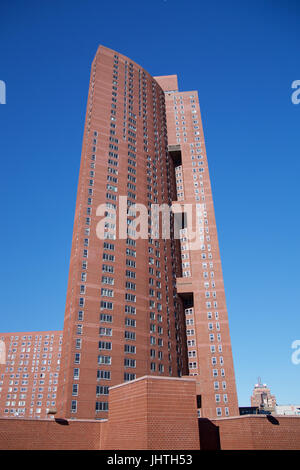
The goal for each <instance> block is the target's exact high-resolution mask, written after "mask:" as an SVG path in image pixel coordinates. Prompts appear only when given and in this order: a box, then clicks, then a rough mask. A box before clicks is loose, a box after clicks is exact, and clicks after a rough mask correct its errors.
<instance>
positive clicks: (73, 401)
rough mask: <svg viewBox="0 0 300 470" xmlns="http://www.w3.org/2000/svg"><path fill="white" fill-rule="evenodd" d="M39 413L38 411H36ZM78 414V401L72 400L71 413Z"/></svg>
mask: <svg viewBox="0 0 300 470" xmlns="http://www.w3.org/2000/svg"><path fill="white" fill-rule="evenodd" d="M36 412H38V411H36ZM76 412H77V401H76V400H72V401H71V413H76Z"/></svg>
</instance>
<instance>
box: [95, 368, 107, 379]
mask: <svg viewBox="0 0 300 470" xmlns="http://www.w3.org/2000/svg"><path fill="white" fill-rule="evenodd" d="M97 379H98V380H100V379H104V380H110V371H109V370H97Z"/></svg>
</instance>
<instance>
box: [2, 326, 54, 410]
mask: <svg viewBox="0 0 300 470" xmlns="http://www.w3.org/2000/svg"><path fill="white" fill-rule="evenodd" d="M0 342H1V345H2V349H0V351H4V353H5V357H3V358H2V359H3V361H2V362H0V418H3V417H12V418H46V417H47V413H48V410H53V409H55V408H56V393H57V387H58V376H59V369H60V355H61V347H62V331H34V332H26V333H24V332H22V333H1V334H0ZM3 345H4V346H3ZM3 355H4V354H3Z"/></svg>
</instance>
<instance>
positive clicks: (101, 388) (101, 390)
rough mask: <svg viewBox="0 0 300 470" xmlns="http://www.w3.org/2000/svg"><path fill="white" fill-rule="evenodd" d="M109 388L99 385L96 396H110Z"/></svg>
mask: <svg viewBox="0 0 300 470" xmlns="http://www.w3.org/2000/svg"><path fill="white" fill-rule="evenodd" d="M108 389H109V387H108V386H107V385H97V386H96V395H97V396H99V395H108V394H109V391H108Z"/></svg>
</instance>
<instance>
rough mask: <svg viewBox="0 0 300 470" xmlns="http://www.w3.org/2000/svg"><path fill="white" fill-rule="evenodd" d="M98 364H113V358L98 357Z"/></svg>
mask: <svg viewBox="0 0 300 470" xmlns="http://www.w3.org/2000/svg"><path fill="white" fill-rule="evenodd" d="M98 364H107V365H110V364H111V356H98Z"/></svg>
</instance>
